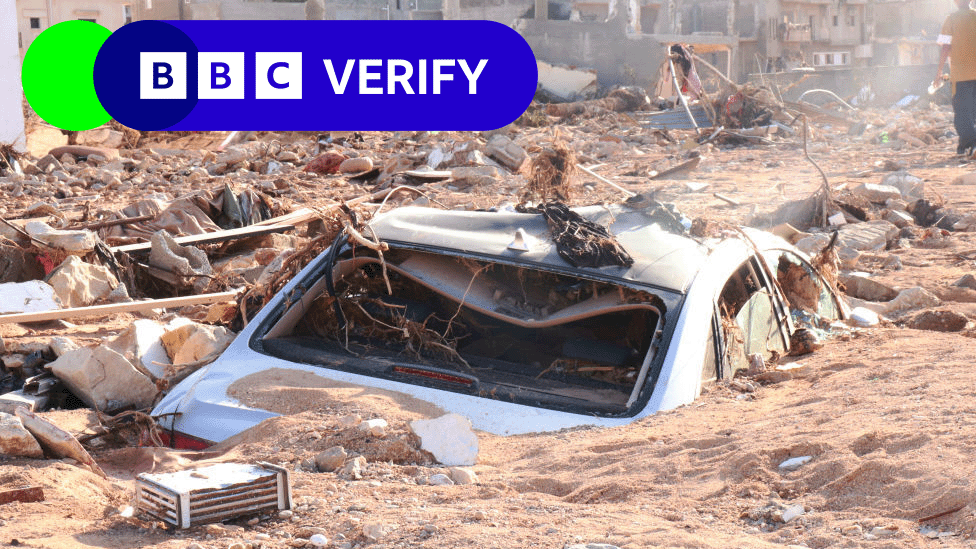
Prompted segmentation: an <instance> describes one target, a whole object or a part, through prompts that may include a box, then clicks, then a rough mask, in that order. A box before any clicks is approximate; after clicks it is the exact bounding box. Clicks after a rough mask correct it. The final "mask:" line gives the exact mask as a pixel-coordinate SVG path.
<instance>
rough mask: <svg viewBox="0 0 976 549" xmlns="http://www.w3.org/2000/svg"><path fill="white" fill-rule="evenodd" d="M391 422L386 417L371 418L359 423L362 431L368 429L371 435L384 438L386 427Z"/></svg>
mask: <svg viewBox="0 0 976 549" xmlns="http://www.w3.org/2000/svg"><path fill="white" fill-rule="evenodd" d="M388 426H389V424H388V423H387V422H386V420H385V419H370V420H367V421H364V422H362V423H360V424H359V430H360V431H366V432H368V433H369V434H370V436H373V437H376V438H383V437H384V436H386V428H387V427H388Z"/></svg>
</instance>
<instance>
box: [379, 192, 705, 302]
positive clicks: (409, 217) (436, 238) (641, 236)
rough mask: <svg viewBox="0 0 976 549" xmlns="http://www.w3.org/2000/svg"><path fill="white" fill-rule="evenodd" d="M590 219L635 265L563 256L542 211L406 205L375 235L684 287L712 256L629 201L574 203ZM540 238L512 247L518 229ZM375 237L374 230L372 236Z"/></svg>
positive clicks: (678, 288) (384, 219)
mask: <svg viewBox="0 0 976 549" xmlns="http://www.w3.org/2000/svg"><path fill="white" fill-rule="evenodd" d="M573 211H574V212H576V213H578V214H580V215H581V216H583V217H584V218H586V219H588V220H590V221H592V222H594V223H596V224H597V225H601V226H604V227H609V230H610V232H611V234H613V235H614V236H615V237H616V238H617V241H618V242H619V243H620V245H621V246H622V247H623V248H624V249H625V250H626V251H627V252H628V253H629V254H630V255H631V257H633V259H634V264H633V265H631V266H630V267H615V266H610V267H596V268H589V267H581V268H576V267H572V266H571V265H570V264H569V263H567V262H566V260H564V259H563V258H561V257H560V256H559V254H558V252H557V250H556V245H555V243H553V242H552V240H551V239H550V237H549V228H548V226H547V224H546V220H545V218H544V217H543V216H542V215H541V214H534V213H517V212H484V211H482V212H475V211H455V210H450V211H446V210H438V209H434V208H420V207H401V208H396V209H394V210H391V211H389V212H387V213H384V214H381V215H378V216H377V217H376V218H374V219H373V221H371V222H370V227H371V228H372V230H373V232H374V233H375V235H376V236H377V237H378V238H379V239H380V240H383V241H385V242H387V243H388V244H391V245H392V246H393V247H397V244H398V243H399V244H401V246H402V245H407V246H418V247H431V248H439V249H442V250H456V251H459V252H463V253H470V254H475V255H481V256H494V257H498V258H504V259H510V260H513V261H517V262H523V263H525V262H527V263H535V264H538V265H540V266H543V267H545V266H549V267H557V268H561V269H564V270H565V269H572V270H575V271H579V272H592V273H595V274H599V275H602V276H610V277H614V278H619V279H623V280H627V281H633V282H636V283H640V284H649V285H653V286H657V287H660V288H664V289H668V290H673V291H678V292H684V291H685V290H686V289H687V288H688V286H689V285H690V284H691V281H692V280H693V279H694V277H695V274H696V273H697V272H698V271H699V270H700V269H701V268H702V266H703V265H704V263H705V260H706V258H707V257H708V248H706V247H705V246H704V245H702V244H700V243H699V242H697V241H695V240H694V239H692V238H690V237H688V236H684V235H677V234H673V233H669V232H667V231H665V230H664V229H662V228H661V226H660V225H659V224H658V221H657V220H656V219H655V218H653V217H651V215H649V214H648V213H647V212H646V211H645V210H638V209H632V208H629V207H627V206H623V205H619V204H618V205H611V206H588V207H585V208H574V209H573ZM517 229H523V230H524V231H525V233H526V234H528V235H530V236H531V237H534V238H535V241H531V239H530V245H529V249H528V250H527V251H517V250H513V249H510V248H509V244H511V243H512V242H513V241H514V240H515V237H516V230H517ZM368 236H369V235H368Z"/></svg>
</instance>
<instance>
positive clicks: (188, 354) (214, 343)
mask: <svg viewBox="0 0 976 549" xmlns="http://www.w3.org/2000/svg"><path fill="white" fill-rule="evenodd" d="M235 337H236V334H234V332H232V331H230V330H228V329H227V328H224V327H223V326H210V325H207V324H197V323H191V324H186V325H183V326H180V327H178V328H175V329H172V330H169V331H167V332H166V333H164V334H163V335H162V336H161V337H160V340H161V341H162V344H163V347H164V348H165V349H166V354H167V355H168V356H169V358H170V360H171V361H172V363H173V364H186V363H189V362H196V361H198V360H200V359H202V358H205V357H208V356H212V357H216V356H217V355H219V354H220V353H222V352H223V351H224V349H226V348H227V346H228V345H230V344H231V342H233V341H234V338H235Z"/></svg>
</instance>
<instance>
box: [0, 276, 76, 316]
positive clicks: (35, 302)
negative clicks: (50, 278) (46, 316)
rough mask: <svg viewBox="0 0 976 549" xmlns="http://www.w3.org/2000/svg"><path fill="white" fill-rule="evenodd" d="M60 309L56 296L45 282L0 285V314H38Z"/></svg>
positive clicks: (32, 281) (35, 281)
mask: <svg viewBox="0 0 976 549" xmlns="http://www.w3.org/2000/svg"><path fill="white" fill-rule="evenodd" d="M60 308H61V303H60V302H59V301H58V298H57V295H56V294H55V293H54V288H52V287H51V286H50V285H49V284H47V283H46V282H41V281H40V280H29V281H27V282H7V283H6V284H0V314H14V313H40V312H43V311H54V310H57V309H60Z"/></svg>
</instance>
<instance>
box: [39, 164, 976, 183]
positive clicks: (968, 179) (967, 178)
mask: <svg viewBox="0 0 976 549" xmlns="http://www.w3.org/2000/svg"><path fill="white" fill-rule="evenodd" d="M42 160H43V159H42ZM951 185H976V172H973V173H964V174H962V175H959V176H956V178H955V179H953V180H952V183H951Z"/></svg>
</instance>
